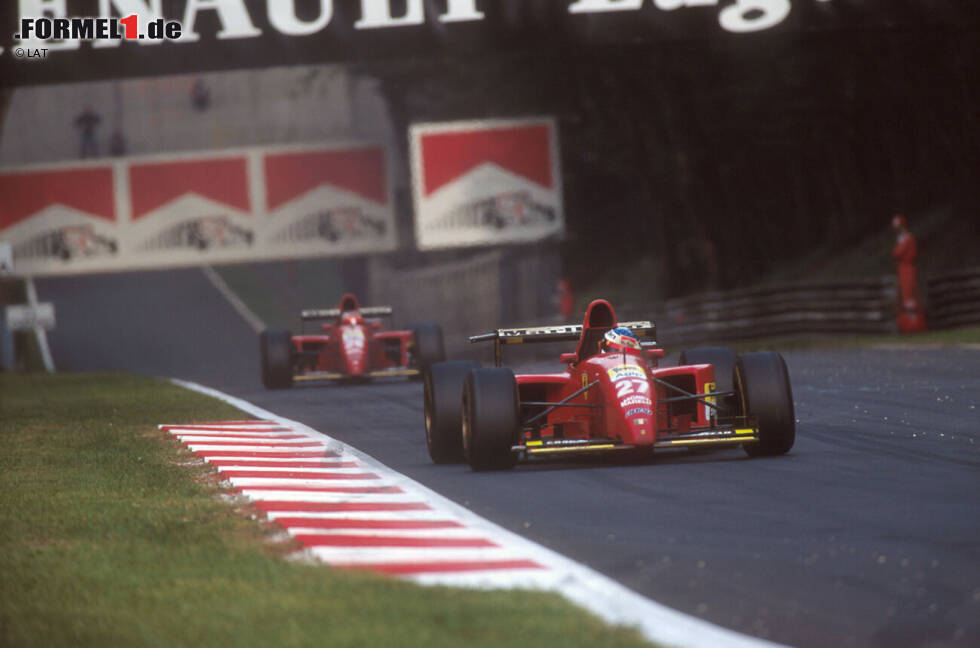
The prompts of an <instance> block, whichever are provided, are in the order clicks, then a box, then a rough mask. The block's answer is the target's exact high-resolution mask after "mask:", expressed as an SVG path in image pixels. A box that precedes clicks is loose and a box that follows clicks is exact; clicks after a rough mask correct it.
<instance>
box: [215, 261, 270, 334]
mask: <svg viewBox="0 0 980 648" xmlns="http://www.w3.org/2000/svg"><path fill="white" fill-rule="evenodd" d="M201 272H203V273H204V276H205V277H206V278H207V280H208V281H210V282H211V285H213V286H214V287H215V288H216V289H217V290H218V292H219V293H221V296H222V297H224V298H225V299H227V300H228V303H229V304H231V307H232V308H234V309H235V310H236V311H238V314H239V315H241V316H242V318H243V319H244V320H245V321H246V322H247V323H248V325H249V326H251V327H252V330H253V331H255V332H256V333H261V332H262V331H263V330H265V322H263V321H262V319H261V318H260V317H259V316H258V315H256V314H255V313H253V312H252V311H251V309H249V307H248V306H246V305H245V302H243V301H242V300H241V298H240V297H239V296H238V295H236V294H235V293H234V291H232V289H231V288H229V287H228V284H226V283H225V280H224V279H222V278H221V275H219V274H218V273H217V272H215V271H214V268H212V267H211V266H201Z"/></svg>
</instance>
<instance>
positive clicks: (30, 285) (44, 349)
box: [24, 277, 54, 373]
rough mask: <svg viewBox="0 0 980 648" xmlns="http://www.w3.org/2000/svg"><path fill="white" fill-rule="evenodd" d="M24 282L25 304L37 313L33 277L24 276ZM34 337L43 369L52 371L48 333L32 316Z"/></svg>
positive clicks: (52, 362)
mask: <svg viewBox="0 0 980 648" xmlns="http://www.w3.org/2000/svg"><path fill="white" fill-rule="evenodd" d="M24 284H25V286H26V287H27V306H28V308H30V309H31V312H32V313H37V289H35V288H34V278H33V277H25V278H24ZM34 320H35V324H34V337H35V338H37V345H38V347H40V349H41V360H43V361H44V370H45V371H47V372H48V373H52V372H53V371H54V360H52V358H51V349H50V347H48V334H47V332H45V330H44V328H42V327H41V324H40V323H38V322H37V318H36V317H35V318H34Z"/></svg>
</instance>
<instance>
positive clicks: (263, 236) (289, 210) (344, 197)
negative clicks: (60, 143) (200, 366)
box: [0, 144, 397, 275]
mask: <svg viewBox="0 0 980 648" xmlns="http://www.w3.org/2000/svg"><path fill="white" fill-rule="evenodd" d="M386 155H387V154H386V151H385V149H384V148H383V147H382V146H380V145H375V144H344V145H319V146H308V147H260V148H249V149H237V150H230V151H224V152H220V153H186V154H180V155H166V156H152V157H133V158H118V159H117V160H116V161H113V162H111V163H110V162H92V163H84V162H77V163H66V164H57V165H43V166H35V167H25V168H22V169H6V170H2V171H0V240H2V241H5V242H6V243H9V244H10V245H11V247H12V250H13V261H14V268H15V271H16V272H17V274H22V275H55V274H77V273H84V272H106V271H116V270H137V269H146V268H160V267H172V266H183V265H201V264H213V263H235V262H237V263H242V262H249V261H263V260H273V259H283V258H299V257H310V256H338V255H345V254H364V253H372V252H384V251H389V250H392V249H394V247H395V245H396V240H397V239H396V236H395V222H394V210H393V200H392V197H391V194H390V187H391V182H390V180H389V178H388V163H387V157H386Z"/></svg>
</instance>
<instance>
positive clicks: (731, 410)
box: [677, 347, 739, 419]
mask: <svg viewBox="0 0 980 648" xmlns="http://www.w3.org/2000/svg"><path fill="white" fill-rule="evenodd" d="M737 363H738V355H736V353H735V351H733V350H732V349H730V348H728V347H700V348H697V349H687V350H685V351H681V356H680V360H678V363H677V364H679V365H682V366H683V365H696V364H709V365H712V367H713V368H714V370H715V389H714V391H716V392H723V391H734V389H735V365H736V364H737ZM718 408H719V411H718V418H720V419H725V418H727V417H734V416H737V415H738V414H739V404H738V398H737V397H736V396H723V397H721V398H719V399H718Z"/></svg>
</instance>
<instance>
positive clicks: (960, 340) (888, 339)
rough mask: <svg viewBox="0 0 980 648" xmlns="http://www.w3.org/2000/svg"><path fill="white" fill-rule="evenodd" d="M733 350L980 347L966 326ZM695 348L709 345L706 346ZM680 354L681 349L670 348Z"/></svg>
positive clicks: (767, 342)
mask: <svg viewBox="0 0 980 648" xmlns="http://www.w3.org/2000/svg"><path fill="white" fill-rule="evenodd" d="M720 344H722V345H726V346H731V347H732V348H733V349H735V350H736V351H758V350H764V349H770V350H773V351H796V350H807V349H852V348H856V347H863V348H869V349H874V348H909V349H915V348H927V347H964V346H977V345H980V326H967V327H963V328H957V329H948V330H945V331H929V332H926V333H917V334H914V335H898V334H894V335H826V336H820V335H808V336H804V337H782V338H761V339H758V340H746V341H744V342H734V343H727V342H722V343H720ZM698 346H710V345H707V344H704V345H698ZM672 350H674V351H680V348H677V349H672Z"/></svg>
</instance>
